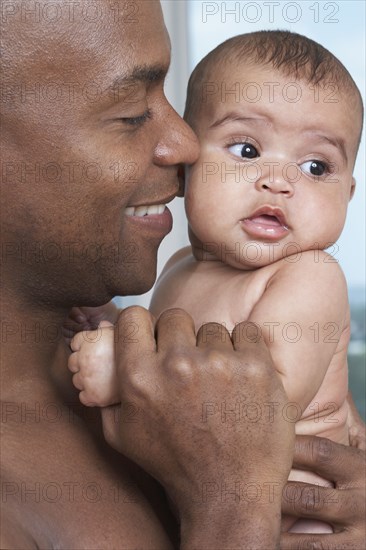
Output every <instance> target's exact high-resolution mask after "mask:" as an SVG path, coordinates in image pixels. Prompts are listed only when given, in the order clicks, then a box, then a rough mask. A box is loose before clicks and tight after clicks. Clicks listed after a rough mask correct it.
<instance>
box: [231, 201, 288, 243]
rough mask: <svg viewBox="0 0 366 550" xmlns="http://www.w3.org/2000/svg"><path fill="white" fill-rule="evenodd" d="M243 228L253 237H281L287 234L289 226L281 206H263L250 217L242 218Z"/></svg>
mask: <svg viewBox="0 0 366 550" xmlns="http://www.w3.org/2000/svg"><path fill="white" fill-rule="evenodd" d="M241 224H242V227H243V229H244V230H245V231H246V232H247V233H248V234H249V235H251V236H252V237H256V238H264V239H270V240H274V239H280V238H282V237H284V236H285V235H287V233H288V231H289V227H288V224H287V221H286V218H285V215H284V213H283V212H282V210H281V209H280V208H277V207H271V206H263V207H261V208H259V209H258V210H256V211H255V212H253V214H251V216H250V217H248V218H245V219H244V220H241Z"/></svg>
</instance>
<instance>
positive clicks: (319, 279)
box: [271, 250, 345, 286]
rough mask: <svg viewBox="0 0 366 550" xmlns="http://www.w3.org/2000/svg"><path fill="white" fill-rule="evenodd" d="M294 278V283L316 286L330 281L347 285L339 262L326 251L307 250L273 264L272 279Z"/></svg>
mask: <svg viewBox="0 0 366 550" xmlns="http://www.w3.org/2000/svg"><path fill="white" fill-rule="evenodd" d="M279 278H286V279H289V278H293V280H294V283H295V284H296V283H297V284H299V283H301V282H307V284H310V285H311V284H313V285H314V286H316V285H318V284H320V283H324V284H326V283H327V282H329V281H332V282H333V283H338V284H339V285H341V286H344V285H345V277H344V274H343V271H342V269H341V267H340V265H339V262H338V260H336V259H335V258H334V257H333V256H331V255H330V254H328V253H327V252H325V251H324V250H307V251H305V252H299V253H297V254H293V255H291V256H286V257H285V258H282V260H280V261H278V262H276V264H273V270H272V273H271V279H273V280H276V279H279Z"/></svg>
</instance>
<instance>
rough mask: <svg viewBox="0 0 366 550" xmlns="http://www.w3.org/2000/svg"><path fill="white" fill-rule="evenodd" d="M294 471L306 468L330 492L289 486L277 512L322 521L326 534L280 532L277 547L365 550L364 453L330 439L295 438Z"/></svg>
mask: <svg viewBox="0 0 366 550" xmlns="http://www.w3.org/2000/svg"><path fill="white" fill-rule="evenodd" d="M293 465H294V468H299V469H303V470H310V471H312V472H316V473H317V474H319V475H320V476H322V477H324V478H325V479H328V480H329V481H332V482H333V483H334V488H326V487H318V486H312V485H307V484H305V483H296V482H289V483H288V484H287V486H286V487H285V490H284V493H283V502H282V512H283V513H285V514H290V515H293V516H296V517H305V518H311V519H317V520H321V521H325V522H326V523H329V524H330V525H332V526H333V529H334V533H333V534H331V535H310V534H297V533H282V534H281V549H282V550H290V549H291V550H296V549H300V548H301V549H314V550H315V549H317V550H318V549H322V550H325V549H327V550H332V549H339V548H347V549H353V550H364V549H365V540H366V532H365V525H366V523H365V522H366V520H365V514H366V511H365V500H366V490H365V484H366V479H365V472H366V454H365V451H363V450H361V449H357V448H355V447H346V446H345V445H340V444H338V443H334V442H332V441H330V440H329V439H323V438H320V437H311V436H297V437H296V446H295V455H294V464H293Z"/></svg>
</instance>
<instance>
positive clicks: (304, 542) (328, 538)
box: [280, 532, 357, 550]
mask: <svg viewBox="0 0 366 550" xmlns="http://www.w3.org/2000/svg"><path fill="white" fill-rule="evenodd" d="M349 537H350V534H349V533H347V532H341V533H333V534H329V535H310V534H303V535H302V534H300V533H281V542H280V548H281V550H332V549H334V548H349V549H351V548H357V547H356V546H353V545H352V543H351V545H349V542H350V540H349Z"/></svg>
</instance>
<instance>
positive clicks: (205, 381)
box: [1, 0, 362, 550]
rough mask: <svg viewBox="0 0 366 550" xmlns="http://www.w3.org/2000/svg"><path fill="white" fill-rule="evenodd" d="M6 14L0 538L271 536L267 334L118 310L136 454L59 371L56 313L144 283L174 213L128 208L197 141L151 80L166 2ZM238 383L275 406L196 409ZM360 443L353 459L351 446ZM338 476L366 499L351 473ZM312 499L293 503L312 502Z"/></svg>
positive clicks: (162, 59)
mask: <svg viewBox="0 0 366 550" xmlns="http://www.w3.org/2000/svg"><path fill="white" fill-rule="evenodd" d="M132 8H133V9H132ZM2 27H3V28H2V37H3V50H2V61H3V77H2V86H3V89H2V91H3V94H2V107H3V124H2V136H1V137H2V146H3V151H4V153H3V166H2V198H3V207H2V243H3V249H2V250H3V267H2V278H3V279H2V280H3V292H2V396H1V398H2V413H3V414H2V429H3V439H2V469H3V486H2V489H3V497H2V503H3V509H2V530H1V537H2V539H1V547H2V548H24V549H28V548H56V547H57V548H73V549H75V548H85V549H86V548H87V549H91V548H106V549H107V548H124V549H127V548H128V549H130V548H137V547H139V548H144V549H145V548H146V549H152V548H154V549H159V550H160V549H164V548H167V549H168V548H172V547H173V546H174V545H178V544H180V546H181V547H182V548H187V549H188V548H194V547H197V546H198V547H200V548H220V549H222V548H233V547H243V548H272V547H273V548H275V547H277V546H278V543H279V538H280V534H279V514H280V498H281V491H282V488H283V486H284V484H285V480H286V478H287V474H288V471H289V469H290V466H291V464H290V460H289V457H290V456H291V453H292V448H293V429H292V425H291V423H289V422H287V421H286V419H285V417H284V415H283V414H281V411H282V410H283V408H284V407H286V405H287V401H286V396H285V394H284V392H283V388H282V387H281V384H280V383H279V381H278V379H277V377H276V376H275V374H274V371H273V369H272V364H271V360H270V357H269V355H268V352H267V350H266V349H265V348H264V347H263V346H262V345H261V343H257V344H253V343H252V342H248V341H247V340H246V338H245V334H243V333H241V331H240V327H239V328H238V334H237V338H235V339H234V341H233V342H232V341H231V340H230V339H229V338H228V335H227V334H226V333H225V332H224V329H223V328H222V327H219V326H217V325H207V326H206V327H205V328H204V329H203V330H202V331H201V333H200V334H198V335H197V340H196V335H195V334H194V331H193V330H192V324H191V320H190V318H189V317H188V316H187V315H186V314H185V313H184V312H181V311H171V312H168V313H167V314H165V315H164V316H162V317H161V318H160V320H159V321H158V323H157V324H156V326H154V322H155V321H154V320H153V319H152V318H151V317H150V315H149V314H148V313H147V312H145V311H144V310H141V309H139V308H133V309H129V310H126V311H125V312H124V313H123V314H122V315H121V316H120V318H119V323H118V327H119V339H118V341H117V342H116V354H118V360H119V364H120V370H121V380H120V381H121V382H122V381H123V384H121V399H122V407H121V409H120V410H119V414H118V415H115V414H114V413H115V411H113V410H109V411H105V412H104V427H105V433H106V437H107V439H108V441H109V442H110V443H111V444H113V446H114V447H116V448H118V449H120V450H121V451H122V452H123V453H124V455H125V456H128V459H127V458H125V457H124V456H122V455H120V454H118V453H115V452H114V451H112V450H111V449H110V447H108V446H107V445H106V444H105V442H104V441H103V438H102V437H101V434H100V427H99V423H98V421H97V419H96V418H93V417H90V416H89V415H88V416H87V415H86V412H85V410H84V409H83V408H81V407H80V406H79V405H78V396H77V395H76V394H75V392H74V391H73V390H72V388H71V384H70V379H69V376H68V373H67V369H66V362H67V356H68V353H69V351H68V349H67V346H66V345H65V343H64V341H63V336H62V331H61V326H62V322H63V320H64V318H65V316H66V314H67V311H68V309H69V308H71V307H72V306H73V305H74V304H82V305H89V306H93V305H101V304H103V303H105V302H107V301H108V300H109V299H110V298H111V297H113V296H115V295H118V294H121V295H123V294H132V293H135V294H137V293H141V292H144V291H146V290H147V289H148V288H150V287H151V285H152V284H153V282H154V280H155V275H156V253H157V248H158V246H159V244H160V242H161V240H162V239H163V237H164V236H165V235H166V233H167V232H168V231H169V230H170V225H171V219H170V216H169V214H168V213H167V212H165V213H164V214H162V215H156V214H155V215H150V216H146V217H144V218H141V219H140V220H136V219H135V216H132V217H131V216H129V214H130V213H131V208H135V207H139V206H140V207H143V206H148V205H149V206H151V205H161V204H165V203H166V202H169V200H171V199H172V198H173V197H174V196H175V194H176V192H177V188H178V181H177V168H178V166H179V165H180V164H181V163H187V164H190V163H192V162H194V160H195V159H196V157H197V154H198V151H197V142H196V139H195V136H194V135H193V133H192V132H191V130H190V129H189V128H188V127H187V126H186V125H185V124H184V123H183V121H182V120H181V119H180V118H179V117H178V116H177V114H176V113H175V112H174V111H173V109H172V108H171V106H170V105H169V104H168V103H167V101H166V99H165V97H164V94H163V83H164V77H165V74H166V72H167V69H168V65H169V60H170V59H169V58H170V54H169V38H168V35H167V32H166V29H165V27H164V24H163V20H162V15H161V10H160V5H159V2H155V1H151V2H144V1H138V2H135V3H132V4H131V3H127V2H126V3H124V2H110V1H109V0H102V1H99V2H98V3H90V2H80V3H72V2H53V3H47V2H46V1H42V2H21V1H19V2H16V1H12V2H10V1H9V2H8V1H4V2H3V3H2ZM154 332H155V334H156V337H155V336H154ZM156 342H157V343H158V352H156V350H155V346H156ZM196 344H197V345H196ZM243 363H245V368H243ZM234 383H235V384H236V383H238V384H239V383H240V386H241V387H242V385H243V387H248V399H249V400H250V401H251V402H256V403H259V404H260V405H261V407H263V411H264V410H266V411H268V410H269V411H270V415H269V416H263V421H262V422H261V423H253V422H248V421H245V419H244V422H243V423H233V422H231V423H230V422H228V423H224V422H221V420H220V418H218V417H217V415H211V416H209V417H208V418H207V419H205V418H203V417H202V409H203V408H204V407H203V406H206V410H209V409H207V406H208V407H209V406H210V404H211V403H214V404H215V403H228V404H229V403H230V400H232V399H233V398H234V395H233V393H232V391H233V386H235V384H234ZM259 388H260V389H259ZM157 395H158V398H157ZM274 402H275V403H276V404H278V405H277V406H276V407H271V404H273V403H274ZM265 404H267V406H266V408H264V405H265ZM268 404H269V406H268ZM278 411H279V412H278ZM135 413H137V418H136V419H135V418H134V417H135ZM131 419H132V420H133V421H132V422H130V421H129V420H131ZM134 420H137V421H136V422H135V421H134ZM206 420H207V421H206ZM239 424H240V425H239ZM305 444H307V445H309V444H310V445H312V449H315V450H316V449H317V448H318V447H317V444H316V443H314V442H313V441H310V443H309V441H308V440H307V441H306V442H305ZM302 449H303V452H304V447H302ZM322 449H323V450H322ZM329 449H330V454H329ZM264 450H265V453H264V452H263V451H264ZM268 451H269V452H268ZM352 451H353V450H352V449H347V460H348V461H350V460H353V461H354V465H355V466H354V468H350V467H349V468H348V469H349V470H352V471H355V470H356V468H357V467H359V464H361V460H362V457H361V455H360V453H359V452H357V453H356V451H355V450H354V453H356V454H352ZM318 453H320V454H318V456H319V457H320V459H323V462H324V463H325V461H326V463H327V467H326V470H327V472H328V473H329V471H330V470H331V469H332V468H331V466H332V464H333V463H334V462H335V463H336V465H339V464H340V460H345V458H344V456H345V455H344V454H341V451H340V450H339V449H338V447H337V446H332V447H331V448H330V447H320V451H318ZM264 454H267V458H265V457H264ZM304 454H305V457H301V455H300V459H301V458H302V460H301V463H302V464H304V465H305V467H309V464H311V459H310V458H309V452H306V451H305V452H304ZM328 454H329V456H330V458H329V457H328ZM339 457H342V458H341V459H340V458H339ZM129 459H132V461H130V460H129ZM135 463H136V464H138V465H139V466H142V467H143V468H144V469H145V470H146V471H147V472H148V473H150V474H153V475H154V476H155V477H156V478H157V479H158V480H159V481H160V483H161V484H162V485H163V486H164V488H165V490H166V492H167V494H168V497H169V498H170V499H171V500H172V501H173V508H174V507H175V509H176V511H177V513H178V514H179V519H180V522H181V535H180V536H181V542H180V543H179V542H177V534H176V533H177V528H176V522H175V519H174V517H173V515H172V513H171V512H170V507H169V506H168V505H167V501H166V498H165V495H164V493H163V492H162V490H161V487H160V485H158V484H157V483H156V482H155V481H154V480H153V479H152V478H150V477H149V476H148V475H147V474H145V473H144V471H143V470H140V469H139V467H138V466H137V465H136V464H135ZM251 464H255V465H256V468H255V476H253V473H252V468H251ZM318 470H319V473H322V474H323V475H325V474H324V472H323V471H322V466H319V468H318ZM333 473H334V475H335V476H336V477H335V478H334V479H335V480H341V481H340V483H343V484H345V485H347V486H352V489H348V491H350V495H352V496H354V495H357V498H358V501H357V502H358V503H360V502H362V499H360V496H359V495H360V492H362V485H360V482H359V480H358V478H356V479H347V480H344V479H342V477H341V473H340V472H339V471H338V470H337V468H334V467H333V470H332V472H331V475H333ZM237 483H239V484H246V485H245V487H244V489H245V490H240V488H239V490H240V495H241V498H239V501H238V499H237V498H236V496H235V495H234V498H230V492H232V487H233V486H234V487H235V484H237ZM250 487H254V488H255V489H256V490H257V491H258V494H259V491H260V494H261V497H260V499H259V501H258V502H256V501H255V499H253V498H251V497H250V496H248V495H247V492H246V491H247V490H249V489H248V488H250ZM217 488H219V494H218V495H216V489H217ZM341 488H342V487H341ZM265 491H267V492H265ZM213 492H214V494H212V493H213ZM343 492H345V491H343ZM243 495H244V497H243ZM262 495H263V496H262ZM337 496H338V507H340V508H341V509H342V510H341V512H337V513H333V515H332V514H331V513H330V512H328V508H327V505H326V503H324V506H323V507H322V510H323V511H325V512H324V513H326V514H328V515H329V521H334V522H335V523H337V524H340V525H341V526H342V527H343V525H344V522H342V521H341V519H339V518H344V517H345V516H347V517H346V520H345V521H346V522H347V521H348V522H349V524H350V525H351V526H352V529H353V538H352V541H358V540H361V538H360V533H361V536H362V520H359V519H357V521H356V520H354V519H353V520H352V523H350V522H351V520H350V519H349V518H350V517H351V515H352V513H348V515H347V511H349V505H348V507H347V506H346V505H345V504H344V503H345V502H348V500H349V496H348V492H347V495H346V496H347V498H344V499H343V497H342V491H340V492H339V493H338V492H337ZM213 497H215V498H213ZM305 497H306V495H305ZM305 497H304V496H301V497H300V498H296V499H291V498H287V499H286V505H287V508H291V510H292V512H293V513H295V514H296V513H300V514H303V513H305V512H304V511H303V508H306V507H305V505H304V503H305V501H306V502H308V498H305ZM361 497H362V495H361ZM328 500H329V499H328ZM343 507H344V508H345V511H344V510H343ZM287 512H289V510H287ZM337 514H338V517H339V518H338V517H337ZM318 515H319V517H322V513H321V512H318ZM353 515H355V514H354V511H353ZM357 518H358V516H357ZM322 519H328V518H322ZM356 532H357V536H356ZM336 537H338V535H334V537H333V539H332V541H333V540H334V542H332V541H331V542H327V544H328V546H329V547H331V544H333V545H334V546H333V547H336V545H337V544H338V545H339V537H338V538H336ZM357 537H358V538H357ZM296 540H297V539H296ZM329 540H331V539H329ZM283 544H284V545H286V544H288V543H286V541H284V542H283ZM296 544H297V542H296ZM299 544H302V543H301V542H299ZM284 547H285V546H284ZM359 547H360V548H361V546H359Z"/></svg>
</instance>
